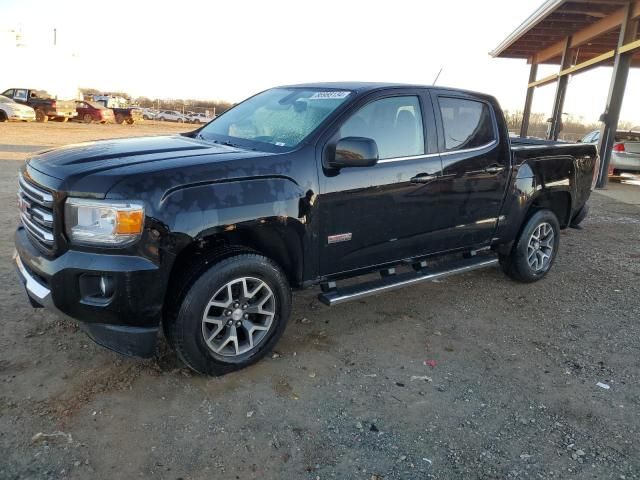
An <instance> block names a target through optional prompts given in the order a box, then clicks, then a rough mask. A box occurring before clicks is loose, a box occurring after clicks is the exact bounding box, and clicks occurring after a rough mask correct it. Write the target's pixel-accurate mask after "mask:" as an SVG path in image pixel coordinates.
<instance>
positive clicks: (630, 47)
mask: <svg viewBox="0 0 640 480" xmlns="http://www.w3.org/2000/svg"><path fill="white" fill-rule="evenodd" d="M638 50H640V39H638V40H636V41H635V42H630V43H627V44H626V45H622V46H621V47H620V48H619V49H618V52H620V53H626V52H635V51H638Z"/></svg>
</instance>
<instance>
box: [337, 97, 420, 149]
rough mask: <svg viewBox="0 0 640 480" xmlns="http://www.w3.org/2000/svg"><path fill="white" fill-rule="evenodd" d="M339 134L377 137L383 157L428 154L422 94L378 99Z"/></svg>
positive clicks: (348, 121)
mask: <svg viewBox="0 0 640 480" xmlns="http://www.w3.org/2000/svg"><path fill="white" fill-rule="evenodd" d="M339 136H340V138H345V137H366V138H371V139H373V140H375V142H376V144H377V145H378V154H379V158H380V160H384V159H386V158H398V157H410V156H414V155H424V128H423V126H422V111H421V110H420V102H419V100H418V97H416V96H406V97H388V98H382V99H380V100H375V101H373V102H371V103H369V104H367V105H365V106H364V107H362V108H361V109H360V110H358V111H357V112H356V113H354V114H353V115H352V116H351V117H350V118H349V119H348V120H347V121H346V122H344V124H343V125H342V127H341V128H340V135H339Z"/></svg>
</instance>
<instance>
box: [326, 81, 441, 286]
mask: <svg viewBox="0 0 640 480" xmlns="http://www.w3.org/2000/svg"><path fill="white" fill-rule="evenodd" d="M345 137H366V138H371V139H373V140H375V141H376V143H377V146H378V151H379V161H378V163H377V164H376V165H374V166H372V167H352V168H342V169H341V170H339V171H332V170H327V169H325V168H324V167H323V164H322V159H320V161H319V175H320V197H319V199H318V200H319V202H318V209H319V212H320V218H319V231H320V239H319V241H320V252H321V253H320V258H321V262H320V265H321V268H320V274H321V275H329V274H335V273H339V272H347V271H353V270H358V269H362V268H367V267H372V266H375V265H380V264H384V263H391V262H394V261H397V260H401V259H404V258H408V257H414V256H418V255H422V254H426V253H428V252H429V251H430V250H431V244H430V233H431V226H432V216H433V215H434V214H435V211H434V205H435V203H434V202H435V197H434V195H433V192H434V190H435V189H437V180H438V178H439V176H440V174H441V170H442V167H441V163H440V157H439V155H438V153H437V143H436V132H435V122H434V118H433V109H432V106H431V101H430V97H429V95H428V93H427V92H426V91H424V90H421V89H392V90H384V91H380V92H376V93H374V94H371V95H369V96H367V97H365V98H363V99H361V100H360V101H359V102H357V103H356V104H355V105H354V106H353V107H352V108H351V109H349V111H347V112H345V114H343V116H342V117H341V118H340V119H339V120H338V121H337V122H336V124H334V126H333V127H332V128H331V129H330V130H329V131H328V132H327V133H326V134H325V136H324V138H323V139H321V141H320V145H321V148H322V149H321V156H322V155H324V154H325V152H326V151H327V150H328V149H329V146H330V145H331V144H333V145H335V143H337V141H338V140H340V139H341V138H345Z"/></svg>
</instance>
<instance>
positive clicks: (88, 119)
mask: <svg viewBox="0 0 640 480" xmlns="http://www.w3.org/2000/svg"><path fill="white" fill-rule="evenodd" d="M82 121H83V122H84V123H92V122H93V117H92V116H91V114H90V113H85V114H84V115H83V116H82Z"/></svg>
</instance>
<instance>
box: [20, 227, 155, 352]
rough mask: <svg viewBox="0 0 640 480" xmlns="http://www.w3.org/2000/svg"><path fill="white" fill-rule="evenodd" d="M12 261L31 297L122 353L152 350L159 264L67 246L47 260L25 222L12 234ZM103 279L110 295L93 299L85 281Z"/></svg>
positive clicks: (143, 259)
mask: <svg viewBox="0 0 640 480" xmlns="http://www.w3.org/2000/svg"><path fill="white" fill-rule="evenodd" d="M15 245H16V253H15V254H14V262H15V264H16V269H17V272H18V275H19V277H20V280H21V282H22V283H23V285H24V286H25V289H26V292H27V295H28V297H29V301H30V302H31V304H32V306H34V307H45V308H47V309H49V310H51V311H54V312H56V313H57V314H59V315H61V316H64V317H67V318H72V319H74V320H78V321H80V324H81V328H82V329H83V330H84V331H85V332H86V333H87V334H88V335H89V337H91V338H92V339H93V340H94V341H95V342H96V343H98V344H100V345H102V346H104V347H107V348H109V349H111V350H115V351H117V352H119V353H123V354H125V355H133V356H140V357H150V356H152V355H153V354H154V352H155V346H156V339H157V333H158V330H159V325H160V317H161V312H162V300H163V297H164V291H165V288H166V284H165V282H163V280H162V279H163V275H162V274H161V272H160V271H159V267H158V266H156V265H155V264H153V263H152V262H151V261H149V260H148V259H146V258H142V257H134V256H123V255H106V254H98V253H85V252H79V251H73V250H69V251H67V252H66V253H64V254H63V255H61V256H59V257H57V258H54V259H49V258H47V257H45V256H43V255H42V254H41V253H40V251H39V250H37V249H36V248H35V246H34V245H33V244H32V243H31V241H30V240H29V238H28V237H27V234H26V232H25V230H24V228H23V227H19V228H18V230H17V231H16V235H15ZM102 277H104V278H107V279H108V280H109V284H110V286H111V294H110V295H109V296H107V297H106V298H97V297H96V296H95V295H94V292H91V291H89V290H88V289H87V288H88V287H87V285H91V284H92V282H93V284H95V281H94V279H96V278H102Z"/></svg>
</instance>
